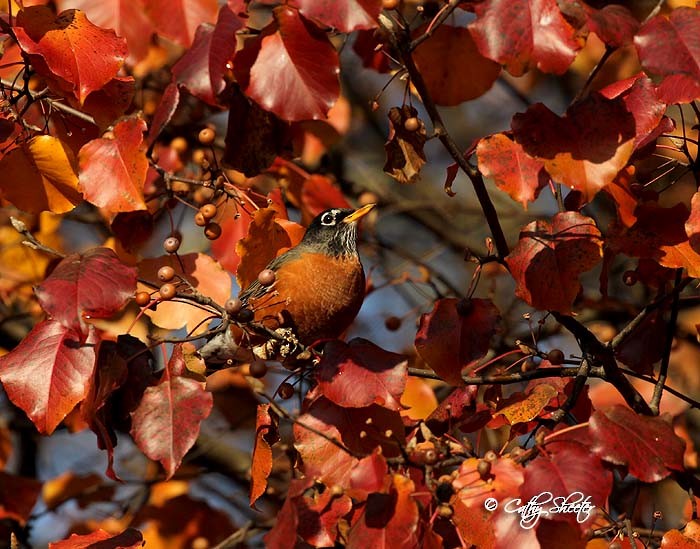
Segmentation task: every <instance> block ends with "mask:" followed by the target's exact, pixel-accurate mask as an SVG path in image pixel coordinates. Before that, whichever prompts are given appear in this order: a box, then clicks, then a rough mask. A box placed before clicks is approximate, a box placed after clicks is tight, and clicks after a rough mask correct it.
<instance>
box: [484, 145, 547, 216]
mask: <svg viewBox="0 0 700 549" xmlns="http://www.w3.org/2000/svg"><path fill="white" fill-rule="evenodd" d="M476 154H477V156H478V158H479V171H481V173H482V174H483V176H484V177H487V178H489V177H490V178H493V181H494V183H495V184H496V186H497V187H498V188H499V189H501V190H502V191H504V192H506V193H508V195H510V197H511V198H512V199H513V200H515V201H516V202H520V203H522V205H523V208H525V209H526V210H527V204H528V202H532V201H533V200H535V199H536V198H537V197H538V196H539V194H540V191H541V190H542V189H543V188H544V187H546V186H547V184H548V183H549V181H550V179H549V175H548V174H547V171H546V170H545V169H544V163H543V162H542V161H541V160H538V159H536V158H533V157H531V156H530V155H528V154H527V153H526V152H525V151H524V150H523V148H522V147H521V146H520V145H519V144H518V143H516V142H515V141H513V140H512V139H510V138H509V137H508V136H507V135H506V134H504V133H497V134H494V135H490V136H488V137H485V138H483V139H481V140H480V141H479V145H478V146H477V148H476Z"/></svg>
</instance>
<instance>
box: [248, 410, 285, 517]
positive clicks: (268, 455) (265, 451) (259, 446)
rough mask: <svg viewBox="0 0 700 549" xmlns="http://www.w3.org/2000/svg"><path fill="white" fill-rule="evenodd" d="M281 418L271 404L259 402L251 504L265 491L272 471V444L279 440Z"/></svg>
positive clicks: (252, 505) (253, 504)
mask: <svg viewBox="0 0 700 549" xmlns="http://www.w3.org/2000/svg"><path fill="white" fill-rule="evenodd" d="M278 422H279V419H278V417H277V414H276V413H275V412H274V411H271V410H270V405H269V404H258V415H257V420H256V425H255V446H254V447H253V463H252V465H251V466H250V506H251V507H253V508H255V501H256V500H257V499H258V498H259V497H260V496H262V495H263V494H264V493H265V490H266V488H267V477H268V476H269V475H270V472H271V471H272V446H273V445H274V444H275V443H276V442H277V441H278V440H279V438H280V437H279V432H278V431H277V425H278Z"/></svg>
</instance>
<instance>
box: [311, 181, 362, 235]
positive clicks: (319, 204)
mask: <svg viewBox="0 0 700 549" xmlns="http://www.w3.org/2000/svg"><path fill="white" fill-rule="evenodd" d="M301 204H302V224H303V225H306V226H308V225H309V223H311V221H312V220H313V218H314V217H316V216H317V215H318V214H320V213H321V212H323V211H325V210H329V209H331V208H352V206H351V205H350V203H349V202H348V201H347V199H346V198H345V196H344V195H343V193H342V192H341V190H340V189H339V188H338V187H337V186H336V185H334V184H333V183H332V182H331V180H330V178H329V177H328V176H325V175H320V174H312V175H311V177H309V178H308V179H306V180H305V181H304V184H303V185H302V187H301Z"/></svg>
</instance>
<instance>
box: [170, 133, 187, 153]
mask: <svg viewBox="0 0 700 549" xmlns="http://www.w3.org/2000/svg"><path fill="white" fill-rule="evenodd" d="M170 148H171V149H172V150H174V151H175V152H177V153H180V154H182V153H184V152H185V151H186V150H187V139H185V138H184V137H176V138H175V139H173V140H172V141H171V142H170Z"/></svg>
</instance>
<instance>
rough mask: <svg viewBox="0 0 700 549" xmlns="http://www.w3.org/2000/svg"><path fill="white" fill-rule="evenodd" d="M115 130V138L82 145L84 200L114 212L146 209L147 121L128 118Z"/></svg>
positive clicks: (81, 169) (94, 140)
mask: <svg viewBox="0 0 700 549" xmlns="http://www.w3.org/2000/svg"><path fill="white" fill-rule="evenodd" d="M112 131H113V133H114V137H113V138H111V139H107V138H100V139H93V140H92V141H90V142H89V143H87V144H86V145H85V146H84V147H83V148H81V149H80V152H79V153H78V165H79V173H78V178H79V180H80V189H81V191H82V193H83V196H84V197H85V200H87V201H88V202H92V203H93V204H94V205H95V206H98V207H100V208H106V209H107V210H109V211H110V212H113V213H117V212H131V211H134V210H145V209H146V202H145V201H144V197H143V185H144V183H145V181H146V171H147V170H148V159H147V158H146V147H145V146H144V144H143V132H145V131H146V122H144V121H143V120H142V119H141V118H138V117H130V118H126V119H124V120H122V121H120V122H118V123H117V124H115V126H114V129H113V130H112Z"/></svg>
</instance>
